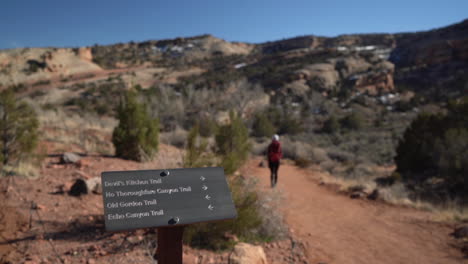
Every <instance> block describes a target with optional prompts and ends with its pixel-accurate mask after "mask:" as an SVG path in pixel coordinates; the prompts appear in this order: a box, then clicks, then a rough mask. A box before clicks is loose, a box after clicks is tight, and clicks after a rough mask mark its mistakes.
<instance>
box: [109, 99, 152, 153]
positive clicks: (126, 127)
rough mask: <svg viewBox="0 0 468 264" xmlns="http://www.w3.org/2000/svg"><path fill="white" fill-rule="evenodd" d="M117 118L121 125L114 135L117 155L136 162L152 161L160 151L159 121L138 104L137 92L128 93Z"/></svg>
mask: <svg viewBox="0 0 468 264" xmlns="http://www.w3.org/2000/svg"><path fill="white" fill-rule="evenodd" d="M117 118H118V120H119V125H118V126H117V127H116V128H115V129H114V132H113V134H112V142H113V143H114V146H115V155H116V156H117V157H121V158H124V159H130V160H135V161H143V160H145V159H150V158H151V157H152V156H153V155H154V154H155V153H156V152H157V150H158V145H159V121H158V120H157V119H152V118H151V117H150V115H149V114H148V112H147V111H146V106H145V105H144V104H140V103H138V102H137V94H136V92H134V91H129V92H127V94H126V96H125V100H124V102H120V105H119V107H118V109H117Z"/></svg>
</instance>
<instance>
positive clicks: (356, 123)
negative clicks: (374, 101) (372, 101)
mask: <svg viewBox="0 0 468 264" xmlns="http://www.w3.org/2000/svg"><path fill="white" fill-rule="evenodd" d="M364 124H365V120H364V118H363V117H362V115H361V114H359V113H352V114H350V115H348V116H346V117H344V118H343V119H341V120H340V125H341V128H343V129H346V130H360V129H362V128H363V127H364Z"/></svg>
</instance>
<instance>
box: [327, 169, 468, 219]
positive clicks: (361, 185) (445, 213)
mask: <svg viewBox="0 0 468 264" xmlns="http://www.w3.org/2000/svg"><path fill="white" fill-rule="evenodd" d="M320 180H321V182H323V183H324V184H326V185H335V186H339V187H338V190H339V191H340V192H345V193H348V192H350V190H356V189H359V190H362V191H363V192H365V193H371V192H372V191H373V190H375V189H378V190H379V198H380V199H381V200H382V201H385V202H386V203H389V204H393V205H398V206H404V207H410V208H415V209H418V210H424V211H429V212H432V213H433V218H432V219H433V220H434V221H437V222H466V221H468V208H467V207H466V206H462V205H460V204H459V203H458V202H457V201H453V200H448V201H446V202H444V203H442V204H440V205H434V204H431V203H429V202H426V201H423V200H420V199H410V193H409V191H408V190H407V188H406V187H405V185H404V184H403V183H401V182H397V183H395V184H393V185H392V186H389V187H385V188H380V187H378V186H377V184H376V183H375V182H374V181H372V180H370V179H363V178H361V179H359V178H358V179H345V178H341V177H340V178H338V177H334V176H332V175H331V174H328V173H323V176H322V177H321V179H320Z"/></svg>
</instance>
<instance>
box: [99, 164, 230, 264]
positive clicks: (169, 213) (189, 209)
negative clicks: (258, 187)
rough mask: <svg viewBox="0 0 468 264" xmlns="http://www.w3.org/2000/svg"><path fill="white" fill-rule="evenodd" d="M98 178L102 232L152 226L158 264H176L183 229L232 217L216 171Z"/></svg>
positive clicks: (226, 189)
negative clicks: (103, 230) (104, 227)
mask: <svg viewBox="0 0 468 264" xmlns="http://www.w3.org/2000/svg"><path fill="white" fill-rule="evenodd" d="M101 180H102V195H103V200H104V221H105V226H106V230H107V231H122V230H130V229H136V228H146V227H158V238H159V239H158V261H159V263H162V264H164V263H182V234H183V225H187V224H192V223H197V222H206V221H215V220H223V219H231V218H235V217H236V216H237V212H236V209H235V207H234V203H233V201H232V198H231V192H230V191H229V187H228V185H227V181H226V177H225V176H224V170H223V168H220V167H213V168H194V169H169V170H139V171H109V172H103V173H102V174H101ZM171 226H174V227H171Z"/></svg>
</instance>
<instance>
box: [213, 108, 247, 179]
mask: <svg viewBox="0 0 468 264" xmlns="http://www.w3.org/2000/svg"><path fill="white" fill-rule="evenodd" d="M230 120H231V122H230V123H229V124H227V125H223V126H221V127H220V128H219V130H218V133H217V134H216V146H217V148H218V154H219V155H220V156H221V159H222V161H221V164H220V165H221V166H222V167H223V168H224V171H225V172H226V173H227V174H231V173H233V172H234V171H236V170H237V169H238V168H239V167H240V166H241V165H242V164H243V163H244V162H245V161H246V160H247V155H248V152H249V150H250V144H249V132H248V129H247V127H246V126H245V125H244V123H243V122H242V119H241V118H240V117H239V116H238V115H236V114H234V113H233V112H231V113H230Z"/></svg>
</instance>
